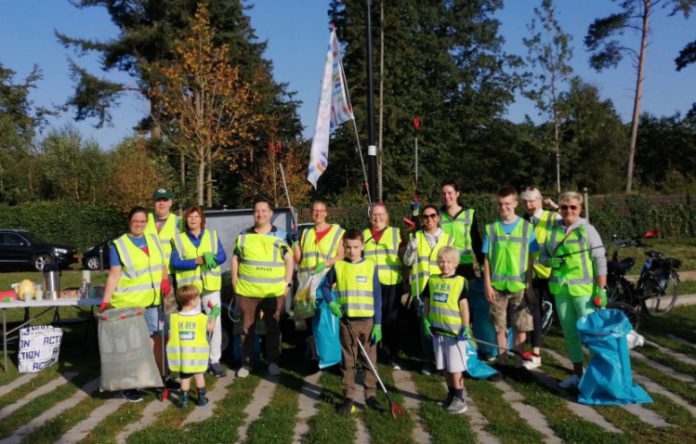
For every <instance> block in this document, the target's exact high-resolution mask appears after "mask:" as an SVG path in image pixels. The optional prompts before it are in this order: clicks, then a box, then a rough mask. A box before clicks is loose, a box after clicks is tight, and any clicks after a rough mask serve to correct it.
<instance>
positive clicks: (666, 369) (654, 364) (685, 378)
mask: <svg viewBox="0 0 696 444" xmlns="http://www.w3.org/2000/svg"><path fill="white" fill-rule="evenodd" d="M631 359H637V360H638V361H640V362H642V363H644V364H647V365H649V366H650V367H652V368H654V369H655V370H659V371H661V372H662V373H664V374H666V375H668V376H671V377H673V378H674V379H678V380H680V381H682V382H688V383H690V384H693V383H695V382H696V379H694V378H693V377H692V376H689V375H685V374H684V373H680V372H678V371H676V370H674V369H673V368H672V367H668V366H666V365H664V364H660V363H659V362H655V361H653V360H652V359H650V358H648V357H647V356H645V355H643V354H642V353H638V352H636V351H633V350H631Z"/></svg>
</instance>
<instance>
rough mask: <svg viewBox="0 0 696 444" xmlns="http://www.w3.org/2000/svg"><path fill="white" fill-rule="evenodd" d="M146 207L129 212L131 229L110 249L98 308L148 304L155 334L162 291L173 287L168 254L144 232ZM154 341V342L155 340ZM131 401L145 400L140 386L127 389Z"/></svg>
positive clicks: (150, 326) (147, 314) (147, 312)
mask: <svg viewBox="0 0 696 444" xmlns="http://www.w3.org/2000/svg"><path fill="white" fill-rule="evenodd" d="M146 224H147V210H146V209H145V208H143V207H134V208H133V209H131V210H130V213H129V214H128V227H129V230H128V233H125V234H123V235H122V236H121V237H118V238H116V240H114V242H113V244H112V245H111V248H110V250H109V259H110V261H111V262H110V263H111V268H110V269H109V276H108V278H107V280H106V286H105V288H104V296H103V298H102V304H101V305H100V306H99V311H100V312H101V311H104V310H105V309H106V308H107V307H109V306H112V307H114V308H129V307H143V308H145V322H146V323H147V328H148V331H149V332H150V336H151V337H152V336H153V335H155V334H161V329H160V322H159V320H160V319H161V317H162V311H161V307H160V302H161V298H160V292H161V293H164V295H165V297H166V296H167V295H168V294H169V292H170V291H171V288H170V286H169V279H168V275H167V266H168V264H167V263H166V257H165V253H164V250H163V249H162V245H161V244H160V240H159V238H158V237H157V235H155V234H147V235H146V234H145V225H146ZM153 344H154V342H153ZM123 394H124V396H125V397H126V399H128V401H130V402H138V401H142V400H143V397H142V394H141V393H140V392H139V391H138V390H124V393H123Z"/></svg>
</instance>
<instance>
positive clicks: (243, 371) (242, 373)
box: [237, 365, 249, 378]
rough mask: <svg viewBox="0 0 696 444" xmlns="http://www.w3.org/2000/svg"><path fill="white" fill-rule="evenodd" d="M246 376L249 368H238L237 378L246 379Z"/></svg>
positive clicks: (244, 366)
mask: <svg viewBox="0 0 696 444" xmlns="http://www.w3.org/2000/svg"><path fill="white" fill-rule="evenodd" d="M247 376H249V367H247V366H246V365H243V366H241V367H239V370H237V377H238V378H246V377H247Z"/></svg>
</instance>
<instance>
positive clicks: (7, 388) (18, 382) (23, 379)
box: [0, 373, 39, 396]
mask: <svg viewBox="0 0 696 444" xmlns="http://www.w3.org/2000/svg"><path fill="white" fill-rule="evenodd" d="M38 375H39V373H26V374H24V375H22V376H20V377H19V378H17V379H15V380H14V381H12V382H10V383H9V384H5V385H3V386H2V387H0V396H5V395H6V394H8V393H10V392H11V391H12V390H14V389H16V388H18V387H21V386H23V385H24V384H26V383H27V382H29V381H31V380H32V379H34V378H35V377H37V376H38Z"/></svg>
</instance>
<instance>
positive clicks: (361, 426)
mask: <svg viewBox="0 0 696 444" xmlns="http://www.w3.org/2000/svg"><path fill="white" fill-rule="evenodd" d="M356 385H357V387H356V388H357V390H356V391H355V402H356V404H359V405H360V407H361V408H363V409H364V408H367V406H365V390H364V389H363V387H362V384H356ZM354 418H355V422H356V424H355V425H356V428H357V430H356V433H355V441H354V442H355V443H356V444H365V443H368V442H370V434H369V433H367V427H365V422H363V420H362V418H360V417H358V416H354Z"/></svg>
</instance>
